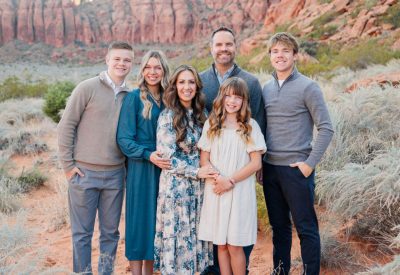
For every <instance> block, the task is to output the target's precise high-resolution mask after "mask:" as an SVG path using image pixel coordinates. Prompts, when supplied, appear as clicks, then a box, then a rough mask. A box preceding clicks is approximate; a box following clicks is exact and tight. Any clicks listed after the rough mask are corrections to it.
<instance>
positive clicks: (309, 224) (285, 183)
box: [263, 163, 321, 275]
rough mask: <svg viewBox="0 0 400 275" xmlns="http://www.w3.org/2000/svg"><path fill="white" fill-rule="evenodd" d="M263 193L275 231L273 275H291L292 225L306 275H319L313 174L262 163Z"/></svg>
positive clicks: (318, 240) (318, 238)
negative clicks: (298, 243) (296, 235)
mask: <svg viewBox="0 0 400 275" xmlns="http://www.w3.org/2000/svg"><path fill="white" fill-rule="evenodd" d="M263 182H264V183H263V189H264V196H265V200H266V204H267V209H268V216H269V222H270V224H271V227H272V234H273V235H272V242H273V246H274V248H273V261H274V271H275V273H274V274H279V275H283V274H289V271H290V250H291V247H292V223H291V219H290V218H292V220H293V223H294V225H295V227H296V230H297V234H298V236H299V239H300V246H301V258H302V260H303V268H304V273H303V274H307V275H316V274H319V270H320V258H321V242H320V237H319V230H318V220H317V216H316V214H315V209H314V189H315V182H314V172H313V173H312V174H311V175H310V176H309V177H308V178H306V177H304V176H303V174H302V172H301V171H300V170H299V169H298V168H297V167H293V168H292V167H290V166H277V165H271V164H267V163H263Z"/></svg>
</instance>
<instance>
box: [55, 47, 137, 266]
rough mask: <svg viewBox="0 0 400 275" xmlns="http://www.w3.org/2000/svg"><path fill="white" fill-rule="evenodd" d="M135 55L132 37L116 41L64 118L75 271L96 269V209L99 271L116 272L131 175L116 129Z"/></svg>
mask: <svg viewBox="0 0 400 275" xmlns="http://www.w3.org/2000/svg"><path fill="white" fill-rule="evenodd" d="M132 61H133V50H132V47H131V46H130V45H129V44H128V43H125V42H114V43H112V44H111V45H110V46H109V48H108V53H107V56H106V63H107V71H104V72H102V73H100V75H99V76H96V77H94V78H91V79H88V80H85V81H83V82H81V83H79V84H78V86H76V88H75V89H74V91H73V92H72V94H71V97H70V98H69V100H68V102H67V106H66V108H65V111H64V113H63V116H62V118H61V120H60V123H59V124H58V146H59V159H60V161H61V165H62V167H63V169H64V172H65V176H66V178H67V181H68V200H69V210H70V219H71V231H72V244H73V271H74V272H75V273H81V272H83V273H85V274H92V265H91V253H92V236H93V229H94V223H95V218H96V213H98V218H99V229H100V257H99V265H98V273H99V274H111V273H112V272H113V266H114V260H115V254H116V251H117V246H118V240H119V231H118V226H119V220H120V216H121V208H122V201H123V195H124V180H125V166H124V162H125V158H124V156H123V154H122V153H121V151H120V149H119V147H118V145H117V142H116V130H117V124H118V117H119V112H120V109H121V103H122V100H123V98H124V96H125V94H126V93H127V91H128V88H127V86H126V83H125V78H126V76H127V75H128V74H129V72H130V71H131V68H132Z"/></svg>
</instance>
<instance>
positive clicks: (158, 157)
mask: <svg viewBox="0 0 400 275" xmlns="http://www.w3.org/2000/svg"><path fill="white" fill-rule="evenodd" d="M150 161H151V162H152V163H153V164H154V165H156V166H158V167H160V168H161V169H167V170H168V169H171V160H169V159H164V158H163V157H162V153H161V152H159V151H154V152H153V153H151V155H150Z"/></svg>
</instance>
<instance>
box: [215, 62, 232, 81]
mask: <svg viewBox="0 0 400 275" xmlns="http://www.w3.org/2000/svg"><path fill="white" fill-rule="evenodd" d="M233 69H235V64H233V65H232V67H230V68H229V70H227V71H226V72H225V73H224V75H222V76H221V75H220V74H219V72H218V70H217V68H216V67H215V66H214V71H215V74H216V75H217V78H218V82H219V84H220V85H221V84H222V83H224V81H225V80H227V79H228V77H229V76H230V75H231V73H232V72H233Z"/></svg>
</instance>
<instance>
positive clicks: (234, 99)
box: [224, 91, 243, 114]
mask: <svg viewBox="0 0 400 275" xmlns="http://www.w3.org/2000/svg"><path fill="white" fill-rule="evenodd" d="M242 104H243V97H241V96H239V95H234V94H233V92H232V91H228V92H227V93H226V94H225V96H224V106H225V111H226V112H227V113H228V114H232V113H237V112H239V111H240V109H241V108H242Z"/></svg>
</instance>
